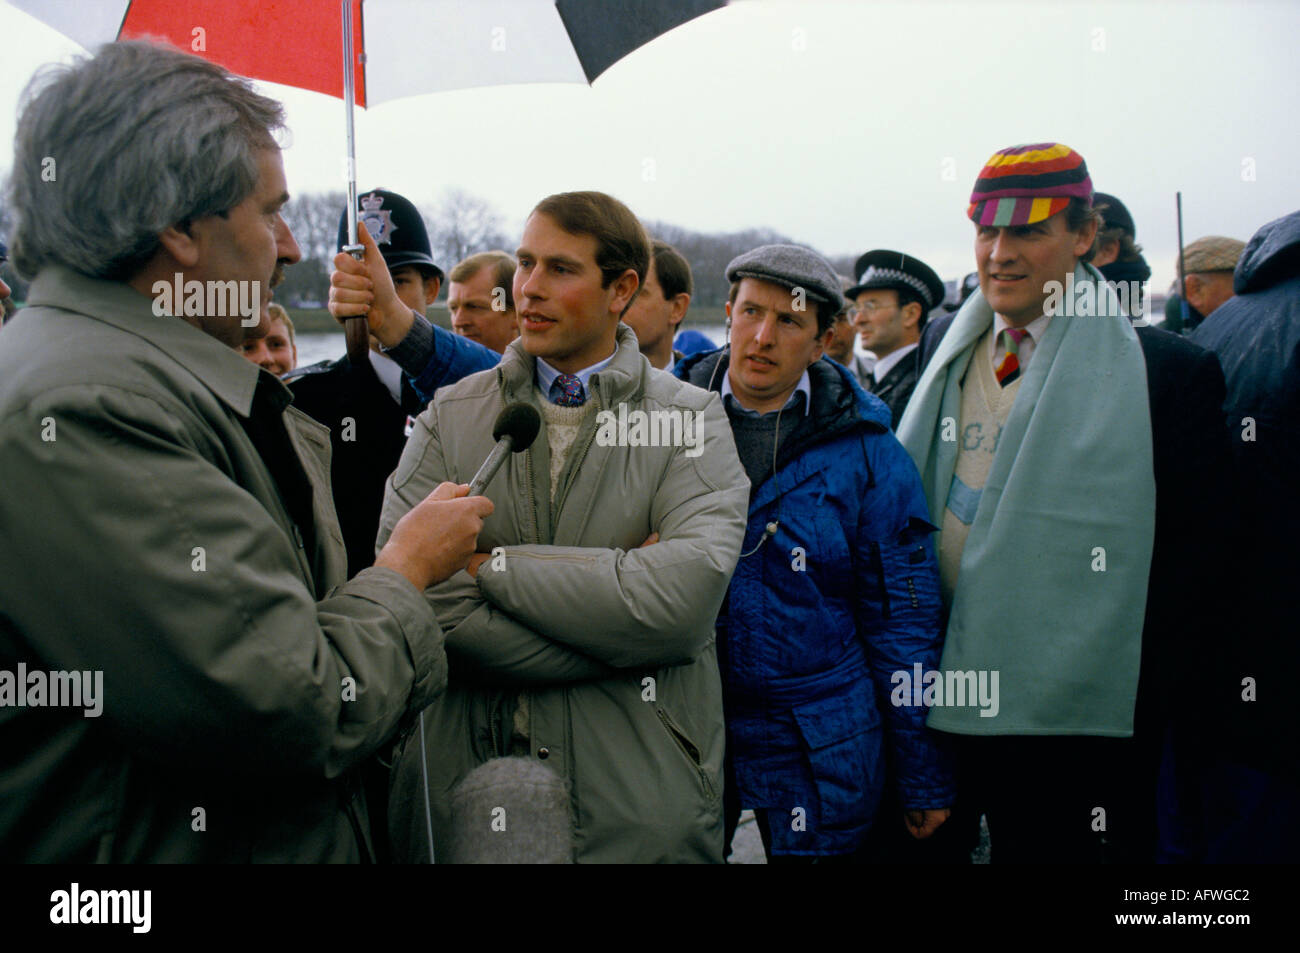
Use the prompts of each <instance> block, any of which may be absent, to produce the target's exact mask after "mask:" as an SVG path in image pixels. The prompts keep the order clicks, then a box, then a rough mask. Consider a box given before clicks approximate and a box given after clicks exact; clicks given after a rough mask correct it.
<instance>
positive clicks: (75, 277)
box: [27, 265, 291, 417]
mask: <svg viewBox="0 0 1300 953" xmlns="http://www.w3.org/2000/svg"><path fill="white" fill-rule="evenodd" d="M27 305H28V307H47V308H59V309H61V310H64V311H71V312H74V313H76V314H80V315H83V316H85V317H87V318H91V319H92V320H95V321H102V322H103V323H104V324H109V325H112V326H113V327H115V328H117V329H118V330H120V331H123V332H125V333H127V334H132V335H134V336H135V337H138V338H140V339H141V340H144V341H147V342H148V343H149V344H151V345H153V346H154V347H156V348H157V349H158V350H160V351H162V352H163V353H164V354H166V355H167V356H168V357H169V358H171V359H172V360H173V361H175V362H176V363H177V364H180V365H181V366H182V367H184V368H185V369H186V370H188V371H189V372H190V373H191V374H193V375H194V376H195V377H197V378H198V379H199V380H200V381H202V382H203V384H204V385H205V386H206V387H207V388H208V389H209V390H211V391H212V393H213V394H215V395H216V396H217V398H218V399H220V400H221V401H222V402H223V403H225V404H227V405H229V407H230V408H231V409H232V410H233V411H235V413H237V414H239V415H240V416H241V417H247V416H248V415H249V413H250V412H251V410H252V406H253V393H254V391H255V390H256V388H257V386H258V380H259V377H261V376H263V375H264V376H265V377H266V378H268V381H269V382H274V385H275V386H271V383H269V382H268V383H266V384H264V385H263V386H265V387H268V388H269V389H270V390H271V391H272V392H273V393H272V395H271V396H272V399H273V400H274V402H275V403H276V404H277V405H279V406H281V408H283V407H284V406H286V405H288V403H289V400H290V399H291V397H290V394H289V391H288V389H287V388H285V386H284V385H283V384H281V383H280V382H279V381H278V380H276V379H275V377H274V376H273V375H271V374H269V373H265V372H263V371H262V369H261V368H260V367H258V366H257V365H256V364H254V363H253V362H252V361H249V360H246V359H245V358H244V357H243V356H242V355H241V354H239V352H237V351H236V350H234V349H233V348H230V347H227V346H226V345H224V344H222V343H221V342H220V341H218V340H217V339H216V338H214V337H211V336H210V335H208V334H205V333H204V332H202V331H200V330H199V329H198V328H196V327H194V326H193V325H192V324H187V323H186V322H185V321H184V320H182V319H181V318H170V317H159V316H158V315H155V314H154V313H153V303H152V301H151V300H150V298H149V297H148V296H146V295H142V294H140V293H139V292H138V291H136V290H135V289H134V288H132V287H130V286H129V285H126V284H123V283H121V282H115V281H101V280H99V279H97V278H91V277H89V276H87V275H83V274H81V273H80V272H76V271H73V270H72V269H70V268H65V267H63V266H62V265H50V266H47V267H45V268H42V269H41V271H40V273H39V274H38V275H37V276H36V279H35V280H34V281H33V282H32V284H31V288H30V290H29V292H28V295H27ZM277 387H278V389H279V390H280V391H283V392H284V393H283V394H279V393H278V392H276V391H277Z"/></svg>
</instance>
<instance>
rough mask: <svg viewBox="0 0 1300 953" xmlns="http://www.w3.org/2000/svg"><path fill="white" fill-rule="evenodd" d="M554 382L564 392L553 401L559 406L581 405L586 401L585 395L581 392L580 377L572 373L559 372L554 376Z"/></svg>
mask: <svg viewBox="0 0 1300 953" xmlns="http://www.w3.org/2000/svg"><path fill="white" fill-rule="evenodd" d="M555 384H556V385H558V386H559V388H560V390H562V391H563V392H564V393H562V394H560V395H558V396H557V397H556V398H555V403H556V404H558V405H559V406H561V407H581V406H582V405H583V404H585V403H586V402H587V397H586V395H585V394H584V393H583V392H582V379H581V378H579V377H577V376H575V375H573V374H561V375H560V376H559V377H557V378H555Z"/></svg>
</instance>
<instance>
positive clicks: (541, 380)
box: [537, 347, 618, 404]
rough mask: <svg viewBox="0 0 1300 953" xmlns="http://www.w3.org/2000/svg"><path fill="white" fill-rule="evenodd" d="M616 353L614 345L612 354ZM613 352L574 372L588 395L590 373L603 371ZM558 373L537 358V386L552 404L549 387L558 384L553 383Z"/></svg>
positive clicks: (553, 399) (589, 391) (589, 394)
mask: <svg viewBox="0 0 1300 953" xmlns="http://www.w3.org/2000/svg"><path fill="white" fill-rule="evenodd" d="M617 353H618V348H617V347H615V349H614V354H617ZM614 354H610V356H609V357H607V358H605V359H604V360H603V361H601V362H600V363H598V364H592V365H591V366H590V367H584V368H583V369H582V370H580V371H578V372H577V373H576V374H574V375H573V376H574V377H576V378H577V379H578V380H580V381H582V392H583V393H584V394H586V395H587V396H588V397H590V396H591V387H590V385H589V384H588V382H589V381H590V380H591V375H592V374H595V373H596V372H597V371H603V370H604V369H605V368H606V367H608V366H609V364H610V362H611V361H613V360H614ZM560 374H561V372H560V371H558V370H556V369H555V368H554V367H552V366H551V365H550V364H547V363H546V361H544V360H542V359H541V358H540V357H539V358H538V359H537V386H538V388H539V389H540V390H541V392H542V393H543V394H545V395H546V399H547V400H549V401H550V402H551V403H552V404H553V403H555V395H553V394H552V393H551V389H552V387H553V386H558V385H556V384H555V379H556V378H557V377H559V376H560Z"/></svg>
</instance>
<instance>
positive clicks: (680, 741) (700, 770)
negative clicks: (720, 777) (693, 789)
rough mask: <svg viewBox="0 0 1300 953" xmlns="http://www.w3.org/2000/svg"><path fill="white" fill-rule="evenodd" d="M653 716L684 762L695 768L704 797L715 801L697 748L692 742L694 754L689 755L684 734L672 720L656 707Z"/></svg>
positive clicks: (715, 796)
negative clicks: (684, 758) (675, 746)
mask: <svg viewBox="0 0 1300 953" xmlns="http://www.w3.org/2000/svg"><path fill="white" fill-rule="evenodd" d="M655 714H656V715H658V716H659V720H660V721H661V722H663V725H664V729H665V730H666V731H667V732H668V734H669V735H670V736H671V737H672V739H673V741H675V742H676V743H677V747H678V748H679V749H680V750H681V752H682V754H684V755H686V760H687V761H689V762H690V763H691V765H692V766H693V767H694V768H695V772H696V774H698V775H699V776H700V783H701V784H702V785H703V786H704V796H705V797H707V798H708V799H709V800H710V801H715V800H717V793H716V792H715V791H714V789H713V782H712V781H710V780H709V773H708V772H707V771H705V770H704V765H702V764H700V762H699V760H698V757H699V755H698V752H699V747H698V746H697V745H696V744H695V743H694V742H692V743H691V747H693V748H695V750H696V754H691V751H690V748H688V747H686V743H687V738H686V733H685V732H683V731H682V730H681V729H680V728H678V727H677V725H676V724H674V723H673V721H672V719H670V718H669V717H668V712H666V711H664V710H663V709H662V708H658V707H656V708H655Z"/></svg>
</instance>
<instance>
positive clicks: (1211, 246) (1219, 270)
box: [1183, 235, 1246, 328]
mask: <svg viewBox="0 0 1300 953" xmlns="http://www.w3.org/2000/svg"><path fill="white" fill-rule="evenodd" d="M1245 248H1246V243H1245V242H1243V241H1241V240H1240V239H1237V238H1228V237H1227V236H1224V235H1206V236H1205V237H1204V238H1198V239H1197V240H1196V241H1194V242H1192V243H1191V244H1190V245H1188V246H1187V247H1186V248H1184V249H1183V275H1184V277H1183V286H1184V287H1185V288H1186V291H1187V307H1188V309H1189V310H1190V312H1191V314H1190V315H1189V316H1188V326H1189V328H1195V327H1197V326H1198V325H1200V323H1201V322H1202V321H1204V320H1205V319H1206V318H1208V317H1209V316H1210V315H1211V314H1213V313H1214V311H1215V309H1217V308H1218V307H1219V305H1221V304H1223V302H1225V301H1227V300H1228V299H1229V298H1231V297H1232V295H1233V290H1232V273H1233V270H1234V269H1235V268H1236V267H1237V261H1238V259H1240V258H1241V253H1242V251H1244V250H1245Z"/></svg>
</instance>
